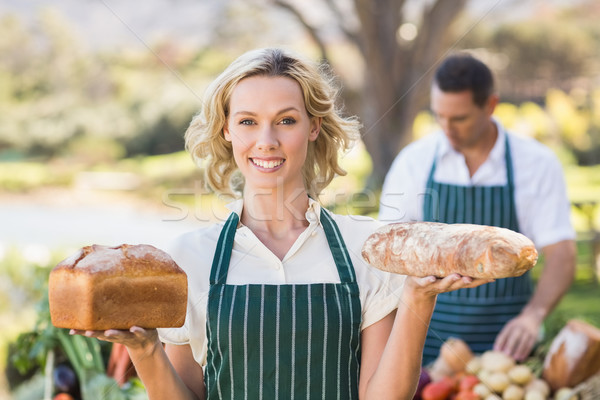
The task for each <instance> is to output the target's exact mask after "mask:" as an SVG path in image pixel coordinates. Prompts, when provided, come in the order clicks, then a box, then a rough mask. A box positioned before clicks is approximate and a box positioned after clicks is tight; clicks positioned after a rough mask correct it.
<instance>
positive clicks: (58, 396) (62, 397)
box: [52, 393, 75, 400]
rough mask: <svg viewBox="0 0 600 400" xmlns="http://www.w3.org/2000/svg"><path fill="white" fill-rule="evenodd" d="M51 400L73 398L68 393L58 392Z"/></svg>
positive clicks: (72, 399)
mask: <svg viewBox="0 0 600 400" xmlns="http://www.w3.org/2000/svg"><path fill="white" fill-rule="evenodd" d="M52 400H75V399H74V398H73V396H71V395H70V394H69V393H59V394H57V395H56V396H54V397H53V398H52Z"/></svg>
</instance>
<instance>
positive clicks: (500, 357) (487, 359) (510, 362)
mask: <svg viewBox="0 0 600 400" xmlns="http://www.w3.org/2000/svg"><path fill="white" fill-rule="evenodd" d="M514 365H515V360H514V359H513V358H511V357H510V356H507V355H506V354H504V353H502V352H500V351H494V350H489V351H486V352H485V353H483V354H482V355H481V367H482V368H483V369H486V370H488V371H491V372H507V371H508V370H509V369H511V368H512V367H513V366H514Z"/></svg>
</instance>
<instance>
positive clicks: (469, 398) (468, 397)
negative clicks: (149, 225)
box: [454, 390, 479, 400]
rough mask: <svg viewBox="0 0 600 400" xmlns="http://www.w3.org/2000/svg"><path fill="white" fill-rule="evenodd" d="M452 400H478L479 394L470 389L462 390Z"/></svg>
mask: <svg viewBox="0 0 600 400" xmlns="http://www.w3.org/2000/svg"><path fill="white" fill-rule="evenodd" d="M454 400H479V395H478V394H477V393H474V392H472V391H470V390H463V391H460V392H458V393H457V394H456V397H455V398H454Z"/></svg>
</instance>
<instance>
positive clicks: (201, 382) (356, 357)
mask: <svg viewBox="0 0 600 400" xmlns="http://www.w3.org/2000/svg"><path fill="white" fill-rule="evenodd" d="M335 96H336V93H335V90H334V88H333V86H332V85H331V82H330V79H329V77H328V76H327V75H326V74H325V72H324V71H323V70H322V69H319V67H318V66H316V65H313V64H312V63H311V62H309V61H306V60H303V59H301V58H300V57H298V56H296V55H293V54H291V53H289V52H286V51H283V50H280V49H262V50H255V51H251V52H248V53H246V54H244V55H242V56H241V57H240V58H239V59H237V60H236V61H234V62H233V63H232V64H231V65H230V66H229V67H228V68H227V69H226V70H225V71H224V72H223V73H222V74H221V75H220V76H219V77H218V78H217V79H216V80H215V82H213V84H212V85H211V86H210V87H209V88H208V91H207V95H206V98H205V103H204V107H203V109H202V111H201V113H200V114H199V115H197V116H196V117H195V118H194V120H193V121H192V123H191V125H190V127H189V129H188V131H187V132H186V146H187V148H188V150H189V151H190V152H191V153H192V155H193V156H194V158H195V159H196V160H197V161H199V162H200V161H202V162H206V163H207V164H206V165H205V169H206V172H207V182H208V183H209V185H210V186H211V187H212V188H213V189H214V190H215V191H217V192H230V190H229V188H230V185H231V183H232V182H233V181H234V180H235V179H233V178H235V176H236V171H239V172H240V173H241V176H242V177H243V188H242V189H241V197H240V199H239V200H238V201H236V202H234V203H233V204H232V205H231V206H230V207H231V210H232V213H231V215H230V216H229V218H228V220H227V221H225V223H224V224H223V223H221V224H215V225H213V226H210V227H206V228H201V229H199V230H197V231H194V232H191V233H189V234H186V235H184V236H182V237H181V238H179V239H178V240H177V241H176V243H175V245H174V246H173V248H172V249H171V251H170V253H171V255H172V256H173V258H174V259H175V261H176V262H177V263H178V264H179V265H180V266H181V267H182V268H183V269H184V270H185V271H186V273H187V274H188V282H189V296H188V310H187V316H186V322H185V325H184V326H183V327H182V328H177V329H159V334H160V339H159V334H158V333H157V331H156V330H144V329H142V328H139V327H132V328H131V330H130V331H117V330H108V331H105V332H73V333H80V334H86V335H88V336H95V337H97V338H99V339H102V340H109V341H113V342H119V343H123V344H125V345H126V346H127V349H128V351H129V354H130V356H131V358H132V360H133V362H134V364H135V367H136V370H137V372H138V375H139V377H140V378H141V379H142V381H143V382H144V384H145V385H146V388H147V391H148V394H149V397H150V398H151V399H166V398H168V399H204V398H209V399H212V398H228V399H238V398H240V399H241V398H250V399H254V398H265V399H274V398H282V399H291V398H313V397H314V398H317V397H318V398H327V399H330V398H340V399H356V398H359V397H360V398H363V399H393V398H398V399H410V398H412V396H413V393H414V390H415V387H416V384H417V381H418V376H419V372H420V363H421V353H422V349H423V343H424V340H425V335H426V332H427V326H428V323H429V319H430V316H431V313H432V310H433V307H434V304H435V300H436V295H437V294H438V293H441V292H446V291H450V290H455V289H459V288H465V287H475V286H477V285H480V284H482V283H485V281H480V280H473V279H471V278H468V277H461V276H459V275H451V276H449V277H447V278H444V279H436V278H434V277H426V278H420V279H416V278H407V279H406V281H404V279H403V278H404V277H401V276H398V275H390V274H386V273H383V272H381V271H378V270H375V269H373V268H371V267H369V266H368V265H366V264H365V262H364V261H363V260H362V258H361V257H360V249H361V247H362V244H363V243H364V240H365V239H366V238H367V236H368V235H369V234H370V233H372V232H373V231H374V230H375V229H376V228H377V227H379V226H380V224H379V223H378V222H376V221H374V220H371V219H369V218H364V217H352V216H340V215H334V214H332V213H330V212H328V211H327V210H324V209H323V208H321V206H320V205H319V203H318V202H317V201H316V200H315V199H317V196H318V194H319V193H320V191H321V190H322V189H323V188H324V187H326V186H327V184H328V183H329V182H330V181H331V180H332V179H333V177H334V175H335V174H340V175H342V174H344V173H345V172H344V171H343V170H342V169H341V168H340V166H339V164H338V161H337V156H338V154H339V153H340V152H341V151H343V150H346V149H348V148H349V146H350V144H351V142H352V140H353V139H354V138H356V137H357V135H358V129H359V126H358V122H357V121H356V119H354V118H342V117H341V116H340V114H339V110H337V109H336V107H335V98H336V97H335ZM232 158H233V159H232ZM207 255H208V256H207ZM161 341H162V342H164V343H166V345H165V346H164V350H163V346H162V344H161Z"/></svg>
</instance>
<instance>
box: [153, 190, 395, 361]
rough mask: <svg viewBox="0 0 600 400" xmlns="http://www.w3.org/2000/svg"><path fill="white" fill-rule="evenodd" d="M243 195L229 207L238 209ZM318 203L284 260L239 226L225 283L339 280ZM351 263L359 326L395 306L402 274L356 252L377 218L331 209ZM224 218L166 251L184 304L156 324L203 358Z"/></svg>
mask: <svg viewBox="0 0 600 400" xmlns="http://www.w3.org/2000/svg"><path fill="white" fill-rule="evenodd" d="M242 204H243V203H242V200H238V201H237V202H235V203H232V204H231V205H230V206H229V208H230V209H231V210H232V211H235V212H237V213H238V214H240V213H241V210H242ZM320 212H321V207H320V205H319V204H318V203H317V202H316V201H313V200H310V202H309V207H308V210H307V211H306V219H307V220H308V222H309V226H308V227H307V228H306V230H305V231H304V232H303V233H302V234H301V235H300V236H299V237H298V239H297V240H296V242H295V243H294V244H293V245H292V247H291V248H290V250H289V251H288V253H287V254H286V255H285V257H284V258H283V260H280V259H279V258H278V257H277V256H275V255H274V254H273V253H272V252H271V251H270V250H269V249H268V248H267V247H266V246H265V245H264V244H263V243H262V242H261V241H260V240H259V239H258V238H257V237H256V236H255V235H254V233H253V232H252V231H251V230H250V229H249V228H247V227H245V226H243V225H241V226H240V227H238V229H237V232H236V235H235V240H234V244H233V250H232V254H231V261H230V267H229V273H228V275H227V284H231V285H243V284H265V283H266V284H273V285H282V284H290V283H298V284H308V283H339V282H340V278H339V275H338V272H337V267H336V265H335V262H334V260H333V256H332V254H331V251H330V249H329V245H328V243H327V238H326V237H325V231H324V230H323V227H322V225H321V223H320ZM332 216H333V219H334V220H335V222H336V223H337V225H338V227H339V229H340V232H341V234H342V236H343V239H344V241H345V243H346V247H347V249H348V253H349V254H350V258H351V260H352V263H353V265H354V270H355V273H356V279H357V282H358V286H359V290H360V301H361V306H362V325H361V329H365V328H366V327H368V326H370V325H372V324H374V323H375V322H377V321H379V320H381V319H382V318H383V317H385V316H386V315H388V314H389V313H390V312H392V311H393V310H395V309H396V308H397V307H398V303H399V299H400V293H401V290H402V287H403V284H404V278H405V276H403V275H396V274H389V273H386V272H383V271H380V270H377V269H375V268H373V267H371V266H369V265H368V264H367V263H366V262H365V261H364V259H363V258H362V256H361V253H360V252H361V248H362V245H363V244H364V242H365V240H366V239H367V237H368V236H369V235H370V234H371V233H373V231H375V230H376V229H377V228H378V227H380V226H381V225H382V224H381V223H380V222H378V221H376V220H374V219H371V218H368V217H363V216H343V215H337V214H333V215H332ZM223 224H224V223H223V222H221V223H217V224H213V225H211V226H208V227H204V228H200V229H197V230H195V231H192V232H189V233H186V234H184V235H182V236H181V237H179V238H178V239H177V240H176V241H175V242H174V243H173V245H172V246H171V247H170V248H169V249H167V252H168V253H169V254H170V255H171V257H173V259H174V260H175V262H176V263H177V264H178V265H179V266H180V267H181V268H182V269H183V270H184V271H185V272H186V273H187V277H188V307H187V314H186V321H185V324H184V326H183V327H181V328H168V329H159V330H158V332H159V336H160V338H161V340H162V341H163V342H165V343H170V344H189V345H190V346H191V348H192V352H193V354H194V358H195V360H196V361H197V362H198V363H199V364H200V365H204V364H205V363H206V351H207V347H206V346H207V343H206V342H207V340H206V331H205V328H206V307H207V300H208V291H209V277H210V270H211V266H212V260H213V254H214V252H215V249H216V246H217V240H218V238H219V234H220V233H221V229H222V227H223Z"/></svg>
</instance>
